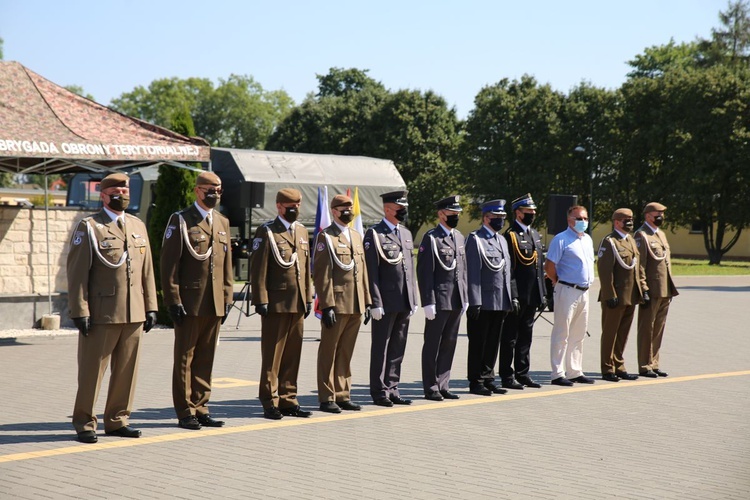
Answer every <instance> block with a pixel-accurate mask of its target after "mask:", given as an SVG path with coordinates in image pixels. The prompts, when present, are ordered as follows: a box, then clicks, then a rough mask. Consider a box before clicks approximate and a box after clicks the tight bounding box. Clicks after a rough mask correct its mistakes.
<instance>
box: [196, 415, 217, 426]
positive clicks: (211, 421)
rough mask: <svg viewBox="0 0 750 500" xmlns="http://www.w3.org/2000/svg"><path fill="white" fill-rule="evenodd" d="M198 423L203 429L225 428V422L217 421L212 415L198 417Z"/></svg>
mask: <svg viewBox="0 0 750 500" xmlns="http://www.w3.org/2000/svg"><path fill="white" fill-rule="evenodd" d="M196 417H197V418H198V423H199V424H201V425H202V426H203V427H224V421H223V420H216V419H215V418H213V417H211V415H196Z"/></svg>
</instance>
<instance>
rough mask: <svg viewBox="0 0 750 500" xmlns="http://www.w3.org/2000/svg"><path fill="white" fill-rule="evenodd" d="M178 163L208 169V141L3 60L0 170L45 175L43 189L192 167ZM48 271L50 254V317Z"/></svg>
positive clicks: (0, 104)
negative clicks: (128, 172) (66, 180)
mask: <svg viewBox="0 0 750 500" xmlns="http://www.w3.org/2000/svg"><path fill="white" fill-rule="evenodd" d="M183 162H184V163H196V162H199V163H204V164H207V165H210V148H209V146H208V143H207V142H206V141H205V140H203V139H201V138H196V137H185V136H182V135H180V134H176V133H174V132H172V131H170V130H167V129H165V128H162V127H157V126H155V125H152V124H150V123H146V122H144V121H142V120H138V119H136V118H132V117H130V116H126V115H123V114H122V113H119V112H117V111H114V110H112V109H110V108H107V107H106V106H102V105H101V104H98V103H96V102H94V101H91V100H90V99H86V98H84V97H81V96H79V95H77V94H75V93H73V92H70V91H68V90H67V89H65V88H63V87H60V86H59V85H56V84H54V83H52V82H50V81H49V80H47V79H45V78H43V77H41V76H40V75H38V74H36V73H34V72H33V71H30V70H29V69H27V68H25V67H24V66H23V65H21V64H20V63H18V62H13V61H0V172H9V173H11V174H42V175H45V191H46V184H47V182H46V176H47V175H49V174H60V173H67V172H80V171H92V172H107V173H109V172H116V171H118V170H121V169H124V168H130V169H133V168H135V169H136V170H137V169H139V168H141V167H146V166H153V165H162V164H168V165H174V166H177V167H186V168H194V167H187V165H185V164H183ZM209 168H210V167H209ZM45 194H46V193H45ZM44 198H45V200H46V199H47V196H45V197H44ZM46 208H48V207H46ZM48 227H49V224H48V223H47V229H46V231H48ZM47 243H48V244H49V241H47ZM48 255H49V254H48ZM49 267H50V266H49V257H48V262H47V275H48V283H50V284H49V293H48V295H49V309H50V313H51V312H52V285H51V279H50V271H49Z"/></svg>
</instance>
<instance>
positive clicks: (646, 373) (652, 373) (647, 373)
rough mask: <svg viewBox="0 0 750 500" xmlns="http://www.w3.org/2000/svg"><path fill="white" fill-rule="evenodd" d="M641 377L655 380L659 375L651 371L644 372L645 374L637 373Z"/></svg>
mask: <svg viewBox="0 0 750 500" xmlns="http://www.w3.org/2000/svg"><path fill="white" fill-rule="evenodd" d="M638 375H640V376H641V377H648V378H656V377H658V376H659V375H657V374H656V372H654V371H653V370H646V371H645V372H640V373H638Z"/></svg>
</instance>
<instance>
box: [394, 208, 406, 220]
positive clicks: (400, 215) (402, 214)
mask: <svg viewBox="0 0 750 500" xmlns="http://www.w3.org/2000/svg"><path fill="white" fill-rule="evenodd" d="M408 213H409V211H408V210H406V208H399V209H398V210H396V220H398V221H399V222H404V220H405V219H406V215H407V214H408Z"/></svg>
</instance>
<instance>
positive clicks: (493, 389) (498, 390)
mask: <svg viewBox="0 0 750 500" xmlns="http://www.w3.org/2000/svg"><path fill="white" fill-rule="evenodd" d="M485 387H486V388H487V389H489V390H490V392H492V394H506V393H507V392H508V391H507V390H505V389H503V388H502V387H500V386H499V385H495V384H486V385H485ZM521 389H523V386H521Z"/></svg>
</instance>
